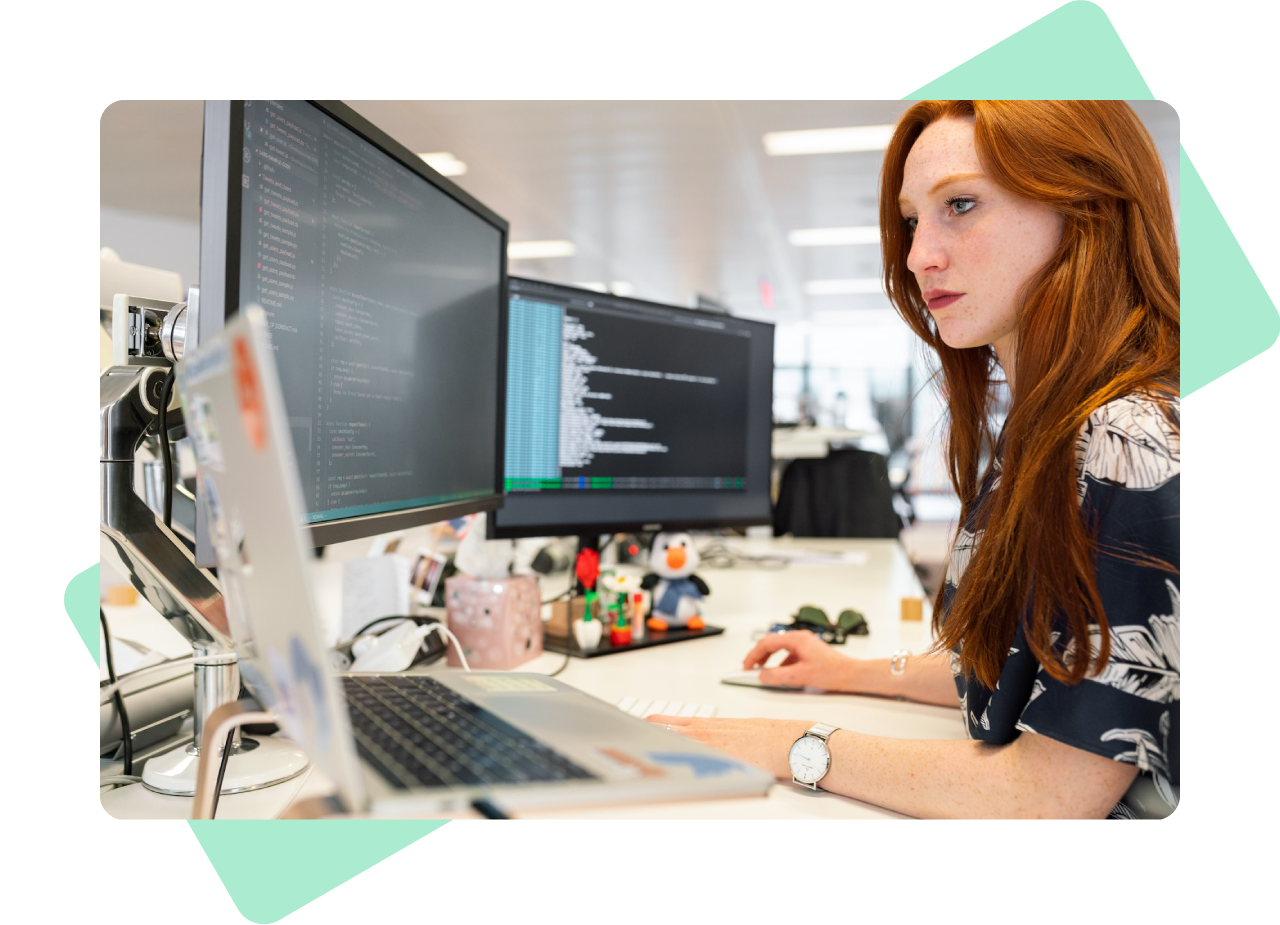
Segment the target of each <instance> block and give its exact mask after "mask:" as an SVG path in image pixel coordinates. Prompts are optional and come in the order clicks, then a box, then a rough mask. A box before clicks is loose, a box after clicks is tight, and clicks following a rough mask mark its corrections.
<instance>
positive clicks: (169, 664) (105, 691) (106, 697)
mask: <svg viewBox="0 0 1280 925" xmlns="http://www.w3.org/2000/svg"><path fill="white" fill-rule="evenodd" d="M195 660H196V657H195V656H194V655H184V656H183V657H182V658H171V659H169V660H168V661H165V662H160V663H159V664H156V665H148V666H147V667H146V668H139V669H138V670H137V671H131V672H129V673H128V674H127V675H123V676H122V677H121V678H120V679H119V680H117V681H116V683H114V684H108V685H107V686H106V687H104V688H101V691H102V694H101V696H102V702H101V703H100V704H98V706H106V704H107V703H109V702H110V701H111V695H112V694H114V693H115V692H116V690H117V688H119V687H121V686H122V685H123V684H124V683H125V682H126V681H132V680H133V679H135V678H142V677H146V676H147V675H149V674H155V673H156V672H157V671H162V670H163V669H165V668H173V667H175V666H177V665H189V664H190V663H192V662H194V661H195Z"/></svg>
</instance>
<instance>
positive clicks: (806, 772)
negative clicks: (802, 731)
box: [787, 735, 831, 784]
mask: <svg viewBox="0 0 1280 925" xmlns="http://www.w3.org/2000/svg"><path fill="white" fill-rule="evenodd" d="M787 761H788V762H789V763H790V764H791V773H792V774H793V775H795V778H796V780H799V781H803V782H804V783H806V784H812V783H816V782H817V781H819V780H821V779H822V778H823V776H824V775H825V774H826V773H827V768H829V767H831V753H830V752H829V751H827V745H826V743H825V742H823V741H822V740H821V739H818V738H815V737H814V736H810V735H806V736H801V737H800V738H798V739H796V741H795V743H794V744H792V746H791V753H790V754H789V755H788V756H787Z"/></svg>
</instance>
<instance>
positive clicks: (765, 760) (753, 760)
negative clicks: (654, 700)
mask: <svg viewBox="0 0 1280 925" xmlns="http://www.w3.org/2000/svg"><path fill="white" fill-rule="evenodd" d="M645 718H646V719H647V720H648V721H649V722H651V723H657V724H658V725H660V726H667V725H670V726H671V731H672V732H678V733H680V735H682V736H685V737H686V738H690V739H695V740H697V741H699V742H701V743H703V744H704V745H710V746H711V747H712V748H715V749H719V750H720V751H722V752H726V753H727V754H730V755H732V756H733V757H735V758H737V759H739V760H741V761H745V762H746V763H747V764H751V765H755V766H756V767H757V768H760V769H761V770H764V771H768V772H769V773H770V774H772V775H774V776H775V777H782V778H787V779H790V777H791V766H790V765H789V764H788V762H787V755H788V753H789V752H790V751H791V743H793V742H795V740H796V739H798V738H800V737H801V736H802V735H804V732H805V730H806V729H808V728H809V727H810V726H812V725H813V723H812V722H809V721H806V720H801V719H699V718H697V717H690V716H665V715H663V714H658V713H655V714H654V715H653V716H648V717H645Z"/></svg>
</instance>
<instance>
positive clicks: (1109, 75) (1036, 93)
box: [906, 0, 1155, 100]
mask: <svg viewBox="0 0 1280 925" xmlns="http://www.w3.org/2000/svg"><path fill="white" fill-rule="evenodd" d="M962 88H963V90H964V91H965V92H964V93H963V94H961V93H960V92H959V90H960V89H962ZM906 99H909V100H937V99H958V100H971V99H983V100H1001V99H1004V100H1009V99H1020V100H1116V99H1123V100H1151V99H1155V97H1153V96H1152V95H1151V90H1150V89H1149V88H1148V87H1147V82H1146V81H1145V80H1143V79H1142V75H1141V74H1139V73H1138V68H1137V66H1136V65H1135V64H1134V63H1133V59H1132V58H1131V57H1129V52H1128V51H1127V50H1126V49H1125V47H1124V43H1123V42H1121V41H1120V36H1118V35H1117V34H1116V30H1115V27H1113V26H1112V25H1111V20H1110V19H1108V18H1107V14H1106V13H1104V12H1102V8H1101V7H1099V6H1098V5H1097V4H1096V3H1086V2H1084V0H1077V2H1075V3H1068V4H1067V5H1066V6H1061V7H1058V9H1056V10H1054V11H1053V12H1052V13H1050V14H1049V15H1048V16H1045V17H1044V18H1042V19H1037V20H1036V21H1035V22H1033V23H1032V24H1031V25H1029V26H1027V27H1026V28H1025V29H1023V30H1022V31H1020V32H1015V33H1014V34H1013V35H1011V36H1009V37H1008V38H1007V39H1005V40H1004V41H1002V42H999V43H997V44H995V45H992V46H991V47H990V48H988V49H987V50H986V51H984V52H982V54H980V55H978V56H977V57H975V58H970V59H969V60H968V61H966V62H965V63H964V64H961V65H959V66H957V67H954V68H952V69H951V70H949V71H947V73H945V74H943V75H942V76H941V77H939V78H938V79H937V80H934V81H932V82H931V83H927V84H925V85H924V86H923V87H921V88H920V89H919V90H917V91H916V92H915V93H911V94H908V95H907V97H906Z"/></svg>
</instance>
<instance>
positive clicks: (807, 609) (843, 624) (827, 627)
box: [786, 604, 871, 645]
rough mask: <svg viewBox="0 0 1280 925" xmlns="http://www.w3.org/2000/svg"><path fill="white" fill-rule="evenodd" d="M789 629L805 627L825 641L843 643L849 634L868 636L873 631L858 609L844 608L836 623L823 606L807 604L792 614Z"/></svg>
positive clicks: (804, 628) (836, 643)
mask: <svg viewBox="0 0 1280 925" xmlns="http://www.w3.org/2000/svg"><path fill="white" fill-rule="evenodd" d="M791 619H792V623H791V625H790V626H788V627H786V628H787V629H803V630H809V631H810V632H814V633H817V634H818V635H819V636H820V637H822V640H823V641H824V642H830V643H834V644H835V645H843V644H844V641H845V639H847V638H848V637H849V636H866V635H867V634H868V633H870V632H871V628H870V627H869V626H867V618H866V617H864V616H863V615H862V614H860V613H859V612H858V611H856V610H848V609H846V610H842V611H840V615H839V616H838V617H836V620H835V622H834V623H832V622H831V620H830V619H829V618H828V617H827V612H826V611H825V610H823V609H822V608H821V607H813V606H811V605H808V604H806V605H805V606H804V607H801V608H800V609H799V611H797V612H796V613H795V614H794V615H793V616H792V618H791Z"/></svg>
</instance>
